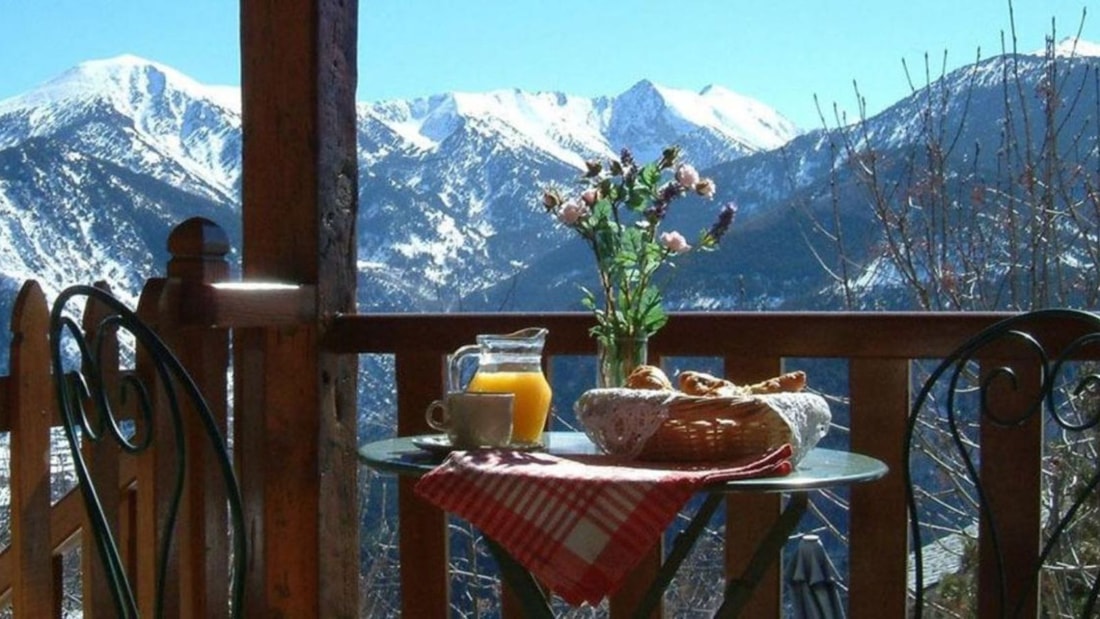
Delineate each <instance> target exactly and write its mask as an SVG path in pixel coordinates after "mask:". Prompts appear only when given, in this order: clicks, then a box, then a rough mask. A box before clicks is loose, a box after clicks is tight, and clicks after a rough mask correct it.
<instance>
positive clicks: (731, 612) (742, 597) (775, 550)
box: [714, 492, 808, 619]
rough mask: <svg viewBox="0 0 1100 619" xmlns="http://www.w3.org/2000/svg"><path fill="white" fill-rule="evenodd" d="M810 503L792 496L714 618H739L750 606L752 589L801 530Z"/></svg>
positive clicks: (801, 495) (801, 494) (804, 497)
mask: <svg viewBox="0 0 1100 619" xmlns="http://www.w3.org/2000/svg"><path fill="white" fill-rule="evenodd" d="M807 501H808V496H807V493H805V492H793V493H791V496H790V499H789V500H788V501H787V507H786V508H784V509H783V512H782V513H780V514H779V518H778V519H776V521H775V522H774V523H773V524H772V526H771V528H770V529H768V533H767V534H766V535H765V536H764V539H763V540H762V541H761V542H760V544H759V545H758V546H757V547H756V551H755V552H754V553H753V555H752V558H751V559H750V560H749V564H748V565H747V566H746V567H745V571H744V572H743V573H742V574H741V576H740V577H739V578H734V579H732V580H730V581H729V583H728V584H727V585H726V595H725V599H724V600H723V601H722V606H721V607H719V608H718V612H717V613H715V614H714V616H715V617H721V618H723V619H725V618H728V617H736V616H737V614H738V613H739V612H741V608H742V607H743V606H744V605H745V603H746V602H748V600H749V596H750V595H751V594H752V591H753V589H755V588H756V585H757V584H758V583H759V582H760V579H761V578H763V577H764V570H766V569H767V568H768V566H769V565H771V563H772V561H774V560H775V557H776V555H778V554H779V551H780V550H782V548H783V545H784V544H785V543H786V542H787V538H788V537H789V536H790V534H791V531H793V530H794V528H795V527H796V526H798V522H799V520H801V519H802V514H804V513H805V512H806V504H807Z"/></svg>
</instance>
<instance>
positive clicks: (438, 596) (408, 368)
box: [394, 352, 451, 617]
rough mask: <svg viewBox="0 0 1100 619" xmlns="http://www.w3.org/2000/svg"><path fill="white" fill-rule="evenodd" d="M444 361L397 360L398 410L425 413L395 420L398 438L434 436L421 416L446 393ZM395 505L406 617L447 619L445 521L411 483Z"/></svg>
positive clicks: (414, 356) (432, 355) (405, 356)
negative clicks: (417, 494)
mask: <svg viewBox="0 0 1100 619" xmlns="http://www.w3.org/2000/svg"><path fill="white" fill-rule="evenodd" d="M442 359H443V357H442V355H441V354H440V353H438V352H402V353H400V354H398V355H397V356H396V359H395V360H394V366H395V372H396V374H397V377H396V378H397V406H398V409H399V410H407V411H421V413H420V414H419V415H414V414H409V415H402V416H400V417H399V418H398V419H397V433H398V435H409V434H418V433H424V432H430V431H432V430H431V428H429V427H428V424H427V421H426V420H425V419H424V414H423V411H424V410H426V409H427V408H428V404H429V403H430V402H431V400H432V395H431V394H439V393H443V391H444V386H443V383H444V378H443V371H442V369H441V368H442ZM397 501H398V514H399V518H400V522H399V524H400V528H399V532H398V535H399V540H400V542H399V543H400V545H401V568H400V569H401V598H402V604H401V613H402V616H405V617H445V616H447V614H448V612H449V608H450V591H451V581H450V572H449V569H448V563H449V560H450V554H449V553H448V550H447V516H446V514H444V513H443V512H442V511H441V510H439V509H438V508H436V507H434V506H432V505H431V504H429V503H427V502H426V501H424V500H423V499H421V498H420V497H418V496H416V494H415V493H414V492H413V481H412V480H408V479H402V480H400V482H399V484H398V498H397Z"/></svg>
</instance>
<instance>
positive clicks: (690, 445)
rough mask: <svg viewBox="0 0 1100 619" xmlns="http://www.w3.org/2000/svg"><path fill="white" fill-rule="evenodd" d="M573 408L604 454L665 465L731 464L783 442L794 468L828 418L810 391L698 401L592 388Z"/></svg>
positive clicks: (671, 395) (820, 401)
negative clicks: (792, 452) (789, 453)
mask: <svg viewBox="0 0 1100 619" xmlns="http://www.w3.org/2000/svg"><path fill="white" fill-rule="evenodd" d="M574 409H575V412H576V414H577V420H578V421H579V422H580V424H581V425H582V426H583V428H584V430H585V433H586V434H587V435H588V436H589V438H591V439H592V441H593V442H594V443H596V444H597V445H598V446H599V447H600V448H601V449H603V450H604V451H605V452H607V453H610V454H615V455H623V456H627V457H630V458H635V459H638V460H648V461H664V462H704V461H706V462H719V461H723V460H734V459H738V458H742V457H746V456H752V455H757V454H761V453H763V452H765V451H768V450H770V449H774V448H776V447H779V446H781V445H783V444H784V443H789V444H791V446H792V448H793V449H794V457H793V459H794V460H795V462H797V461H798V460H799V459H800V458H801V456H802V454H803V453H805V452H806V451H808V450H809V449H811V448H812V447H813V446H814V445H816V444H817V441H818V440H820V438H821V437H822V436H823V435H824V434H825V432H826V431H827V430H828V426H829V421H830V417H831V416H830V414H829V407H828V404H827V403H826V402H825V400H824V399H823V398H821V397H820V396H818V395H814V394H810V393H777V394H767V395H747V396H732V397H704V396H691V395H686V394H684V393H681V392H679V391H651V390H642V389H592V390H589V391H586V392H585V393H584V394H582V396H581V397H580V399H578V400H577V403H576V405H575V407H574Z"/></svg>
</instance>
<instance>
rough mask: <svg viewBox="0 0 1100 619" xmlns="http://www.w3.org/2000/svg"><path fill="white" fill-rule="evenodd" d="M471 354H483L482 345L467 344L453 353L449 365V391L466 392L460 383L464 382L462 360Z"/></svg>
mask: <svg viewBox="0 0 1100 619" xmlns="http://www.w3.org/2000/svg"><path fill="white" fill-rule="evenodd" d="M471 353H479V354H480V353H481V345H479V344H466V345H465V346H461V347H459V348H458V350H456V351H454V352H453V353H451V356H450V361H449V362H448V363H447V391H448V392H450V391H465V387H463V386H461V385H460V384H459V383H460V382H461V381H462V360H463V359H465V358H466V357H468V356H470V354H471Z"/></svg>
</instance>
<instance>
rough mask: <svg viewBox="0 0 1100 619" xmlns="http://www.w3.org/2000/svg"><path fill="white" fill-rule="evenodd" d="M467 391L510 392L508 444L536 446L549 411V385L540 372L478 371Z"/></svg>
mask: <svg viewBox="0 0 1100 619" xmlns="http://www.w3.org/2000/svg"><path fill="white" fill-rule="evenodd" d="M467 391H493V392H501V393H509V392H510V393H514V394H515V395H516V398H515V401H513V402H512V441H514V442H516V443H537V442H538V441H539V439H540V438H541V437H542V429H543V427H545V426H546V415H547V413H549V412H550V384H549V383H548V382H546V377H545V376H543V375H542V372H539V371H536V372H531V371H527V372H482V371H479V372H477V373H476V374H474V377H473V379H471V380H470V386H469V387H467Z"/></svg>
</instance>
